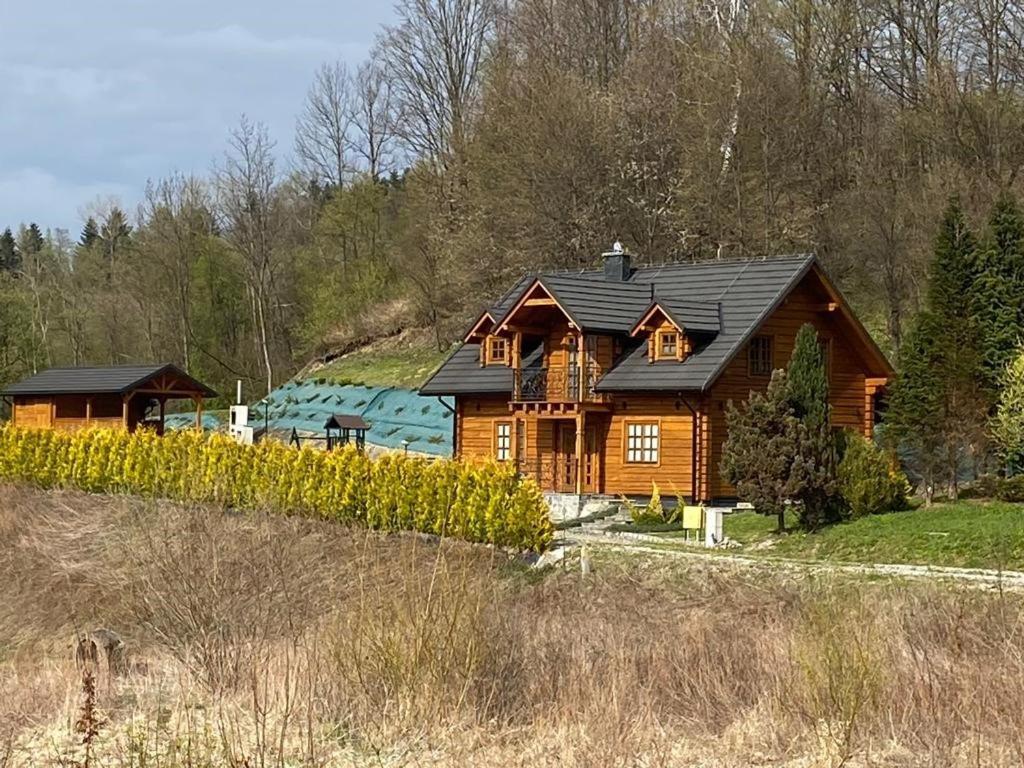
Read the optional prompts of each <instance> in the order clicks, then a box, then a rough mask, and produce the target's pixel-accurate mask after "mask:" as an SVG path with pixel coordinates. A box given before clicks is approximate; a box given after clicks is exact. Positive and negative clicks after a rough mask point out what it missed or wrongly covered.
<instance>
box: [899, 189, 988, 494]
mask: <svg viewBox="0 0 1024 768" xmlns="http://www.w3.org/2000/svg"><path fill="white" fill-rule="evenodd" d="M976 250H977V248H976V240H975V238H974V235H973V234H972V233H971V231H970V229H969V227H968V226H967V221H966V219H965V217H964V214H963V211H962V210H961V209H960V205H959V203H958V201H957V200H956V199H953V200H951V201H950V204H949V206H948V207H947V209H946V212H945V215H944V216H943V218H942V222H941V224H940V226H939V232H938V235H937V236H936V238H935V255H934V258H933V259H932V264H931V267H930V270H929V279H930V283H929V287H928V293H927V297H926V298H927V306H926V308H925V309H924V310H923V311H922V312H921V313H920V315H919V316H918V318H917V322H916V323H915V326H914V328H913V330H912V332H911V335H912V336H913V337H914V338H913V339H910V338H909V337H908V340H907V342H906V344H905V350H904V351H903V354H902V356H901V360H900V372H899V375H898V376H897V380H896V383H895V384H894V387H893V398H892V402H891V408H890V411H891V413H890V421H891V422H892V424H893V425H894V429H893V430H892V434H893V436H894V437H898V438H899V439H901V440H902V441H903V444H904V445H905V446H907V447H913V449H914V452H915V456H916V459H917V461H918V463H919V464H920V467H919V469H920V472H921V475H922V478H923V479H924V480H925V483H926V485H927V487H928V493H929V494H930V493H931V492H932V490H933V488H934V482H935V473H936V471H937V464H936V462H937V461H939V458H938V455H940V454H941V457H942V458H941V463H942V464H943V465H944V471H945V475H946V479H947V481H948V483H949V490H950V493H951V495H952V496H953V497H954V498H955V497H956V495H957V476H958V473H959V469H960V465H961V463H962V458H963V454H964V452H965V451H971V452H974V453H975V455H977V454H978V453H980V450H981V446H982V445H983V443H984V442H985V424H986V419H987V412H988V403H987V400H986V397H985V392H984V385H983V378H984V377H983V367H982V355H981V352H980V348H981V346H982V344H981V336H982V329H981V324H980V321H979V318H978V316H977V311H976V309H977V307H976V304H975V303H974V302H973V301H972V299H973V297H974V295H975V292H976V290H977V287H978V286H977V283H978V280H977V277H978V268H979V266H978V265H979V262H978V260H977V253H976ZM901 390H902V392H901Z"/></svg>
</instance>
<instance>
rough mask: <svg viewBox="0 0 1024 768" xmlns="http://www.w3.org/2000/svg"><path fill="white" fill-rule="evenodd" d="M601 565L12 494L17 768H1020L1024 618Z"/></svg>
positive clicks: (271, 521) (920, 598)
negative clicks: (80, 649)
mask: <svg viewBox="0 0 1024 768" xmlns="http://www.w3.org/2000/svg"><path fill="white" fill-rule="evenodd" d="M594 565H595V570H594V572H593V574H592V575H591V576H590V577H588V578H586V579H581V577H580V574H579V569H578V566H575V567H572V566H571V565H570V566H567V570H565V571H562V570H555V571H548V572H542V573H535V572H528V571H527V570H526V568H525V566H522V565H520V564H518V563H517V561H515V560H514V559H509V558H508V557H507V556H505V555H503V554H501V553H500V552H498V551H495V550H488V549H486V548H483V547H476V546H471V545H467V544H459V543H453V542H442V543H440V544H435V543H429V542H425V541H423V540H421V539H419V538H417V537H415V536H408V535H401V536H383V535H380V534H376V533H373V532H367V531H363V530H359V529H345V528H343V527H341V526H338V525H331V524H327V523H324V522H321V521H316V520H309V519H302V518H284V517H280V516H271V515H268V516H259V515H236V514H221V513H219V512H217V511H216V510H214V509H208V508H199V507H190V506H182V505H178V504H172V503H168V502H155V501H154V502H143V501H139V500H136V499H130V498H124V497H106V496H91V495H85V494H80V493H69V492H49V493H43V492H38V491H26V490H16V489H10V488H2V487H0V686H3V690H4V691H5V695H4V696H3V697H0V755H2V756H3V757H2V758H0V762H2V764H3V765H5V766H8V767H9V768H13V767H14V766H29V765H33V766H35V765H83V764H90V765H93V766H114V767H116V768H121V767H122V766H124V768H127V766H141V765H166V766H204V767H206V766H225V768H226V767H227V766H240V765H253V766H258V765H267V766H270V765H285V764H286V765H299V764H303V765H325V766H326V765H353V766H364V765H373V766H382V765H386V766H422V765H431V766H463V765H482V766H496V767H497V768H506V767H507V768H512V767H513V766H516V767H519V766H522V767H523V768H526V766H530V768H536V766H545V765H559V766H563V767H564V768H583V766H587V767H588V768H592V767H593V768H604V767H605V766H607V767H608V768H611V767H612V766H616V767H618V766H624V765H638V766H639V765H644V766H675V765H679V766H683V765H697V764H699V765H705V766H715V767H717V766H721V767H722V768H724V767H725V766H745V765H751V764H757V765H792V766H797V765H799V766H808V765H831V766H836V765H844V764H845V765H852V766H860V765H867V764H870V765H873V766H897V765H898V766H914V765H920V766H925V765H929V766H931V765H986V766H1010V765H1019V755H1020V748H1021V736H1020V734H1021V733H1024V710H1022V709H1021V707H1020V706H1019V704H1020V702H1021V701H1022V700H1024V635H1022V634H1021V633H1020V632H1019V631H1017V628H1018V627H1019V626H1020V625H1021V623H1022V622H1024V601H1022V600H1021V599H1020V598H1018V597H1015V596H1013V595H1008V594H1004V595H997V594H987V593H980V592H961V591H952V590H948V591H947V590H944V589H942V588H940V587H937V586H931V585H913V586H910V585H905V584H898V583H890V582H881V583H868V582H864V581H841V580H834V579H828V578H821V577H819V578H816V579H814V580H794V579H791V578H790V579H782V578H780V579H778V580H774V579H773V578H772V577H770V576H766V575H765V574H763V573H762V574H757V575H753V574H745V573H743V572H735V573H733V572H726V571H722V570H708V569H707V566H706V564H704V563H702V564H701V566H700V568H699V569H695V570H693V571H689V570H685V569H681V567H680V566H677V565H671V566H670V565H659V564H657V563H655V562H650V561H648V562H639V561H637V560H635V559H630V558H612V559H601V558H595V563H594ZM720 567H721V568H728V565H727V564H725V563H724V561H723V565H722V566H720ZM44 595H45V599H41V598H42V596H44ZM95 627H108V628H110V629H111V630H113V631H115V632H117V633H118V634H119V635H120V636H121V637H122V638H123V640H124V643H125V646H126V648H127V663H126V664H125V667H124V671H123V673H121V674H113V675H110V674H107V673H105V672H101V673H100V675H99V678H98V680H97V688H96V690H97V693H96V696H95V699H94V701H93V704H94V705H95V714H94V715H93V717H92V720H91V722H92V723H93V724H94V725H95V735H94V736H93V737H91V739H90V745H89V749H90V751H91V752H92V754H91V757H90V760H89V762H86V761H85V756H84V751H85V747H84V746H83V744H82V741H83V734H82V731H81V728H80V727H76V723H80V722H81V720H82V713H83V707H82V698H83V693H82V691H83V689H82V680H81V675H80V673H79V672H78V670H77V669H76V668H75V665H74V663H73V660H72V658H71V654H70V652H69V650H68V646H69V642H68V641H69V639H70V638H71V636H72V634H73V633H74V632H75V631H79V630H83V629H92V628H95Z"/></svg>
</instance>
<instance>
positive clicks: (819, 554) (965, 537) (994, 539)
mask: <svg viewBox="0 0 1024 768" xmlns="http://www.w3.org/2000/svg"><path fill="white" fill-rule="evenodd" d="M793 522H794V523H795V520H794V521H793ZM774 529H775V519H774V518H769V517H765V516H763V515H757V514H755V513H753V512H739V513H736V514H732V515H727V516H726V518H725V522H724V532H725V535H726V536H728V537H729V538H732V539H734V540H736V541H739V542H741V543H742V544H744V547H743V549H741V550H736V551H737V552H749V553H752V554H759V555H765V556H775V557H792V558H799V559H813V560H840V561H847V562H862V563H918V564H925V565H947V566H964V567H970V568H996V569H999V568H1003V569H1007V570H1024V505H1022V504H1006V503H1002V502H980V501H963V502H959V503H957V504H937V505H935V506H933V507H932V508H930V509H925V508H924V507H920V508H918V509H914V510H908V511H906V512H891V513H889V514H885V515H872V516H869V517H864V518H861V519H859V520H854V521H851V522H848V523H841V524H839V525H833V526H830V527H828V528H825V529H824V530H822V531H819V532H817V533H810V534H808V533H799V532H793V533H788V534H784V535H782V536H778V535H776V534H775V533H774ZM668 535H669V536H670V535H671V534H668ZM762 542H763V543H762ZM769 542H770V543H771V546H765V544H764V543H769Z"/></svg>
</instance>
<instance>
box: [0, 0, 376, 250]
mask: <svg viewBox="0 0 1024 768" xmlns="http://www.w3.org/2000/svg"><path fill="white" fill-rule="evenodd" d="M391 6H392V3H391V0H378V1H373V0H363V1H362V2H360V0H287V2H282V1H281V0H277V1H274V0H171V2H157V1H155V0H0V228H2V227H4V226H8V225H9V226H12V227H14V226H16V225H17V224H18V223H20V222H28V221H36V222H38V223H39V225H40V226H42V227H43V228H44V229H45V228H48V227H49V228H53V227H63V228H66V229H68V230H70V232H71V234H72V236H73V237H75V238H77V236H78V233H79V230H80V229H81V225H82V213H83V212H84V211H85V210H86V209H87V208H88V207H89V206H90V204H91V203H93V202H95V201H96V200H97V199H98V198H109V197H116V198H118V199H119V200H120V201H121V202H122V203H123V204H124V205H126V206H128V207H129V208H130V209H131V212H132V215H134V208H135V205H136V204H137V203H138V201H139V199H140V197H141V194H142V190H143V188H144V187H145V183H146V180H147V179H149V178H153V179H157V178H160V177H161V176H164V175H166V174H167V173H169V172H171V171H175V170H178V171H183V172H190V171H195V172H199V173H206V172H207V171H208V170H209V168H210V167H211V165H212V163H213V162H214V161H215V160H219V158H220V157H221V156H222V154H223V152H224V149H225V146H226V142H227V136H228V132H229V131H230V129H231V128H232V127H233V126H234V125H236V124H237V123H238V120H239V118H240V117H241V115H242V113H246V114H247V115H249V116H250V117H251V118H252V119H253V120H258V121H262V122H264V123H266V124H267V125H268V127H269V129H270V132H271V135H272V137H273V138H274V139H275V140H276V141H277V143H278V153H279V155H281V156H282V158H283V157H284V156H285V155H290V154H291V148H292V141H293V129H294V125H295V116H296V114H297V113H298V111H299V109H300V107H301V104H302V100H303V97H304V96H305V93H306V89H307V87H308V85H309V82H310V80H311V79H312V75H313V72H314V70H315V69H316V68H317V67H318V66H319V65H320V64H321V63H323V62H325V61H332V60H335V59H339V58H340V59H343V60H346V61H349V62H351V63H353V64H355V63H358V62H359V61H360V60H362V59H363V58H365V56H366V54H367V53H368V51H369V49H370V48H371V46H372V45H373V42H374V37H375V35H376V33H377V31H378V29H379V27H380V25H381V24H384V23H387V22H390V21H391V20H392V18H393V16H392V12H391Z"/></svg>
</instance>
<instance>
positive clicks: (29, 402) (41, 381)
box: [0, 365, 217, 435]
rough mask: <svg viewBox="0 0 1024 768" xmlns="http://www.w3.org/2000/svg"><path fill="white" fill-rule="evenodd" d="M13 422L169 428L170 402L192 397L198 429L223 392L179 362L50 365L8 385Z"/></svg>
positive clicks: (55, 426) (75, 426)
mask: <svg viewBox="0 0 1024 768" xmlns="http://www.w3.org/2000/svg"><path fill="white" fill-rule="evenodd" d="M0 394H2V395H3V396H4V397H5V398H7V399H8V400H9V402H10V404H11V421H12V423H13V424H14V425H15V426H17V427H23V428H27V429H59V430H67V431H71V430H77V429H84V428H87V427H109V428H116V429H127V430H128V431H130V432H133V431H135V430H136V429H138V428H139V427H140V426H146V427H150V428H153V429H155V430H156V431H157V432H158V433H159V434H161V435H162V434H163V432H164V415H165V412H166V406H167V402H168V401H169V400H191V401H192V403H193V406H194V408H195V414H196V427H197V428H200V427H201V426H202V417H203V401H204V399H206V398H210V397H216V396H217V393H216V392H214V391H213V390H212V389H210V388H209V387H208V386H206V385H205V384H202V383H201V382H199V381H196V380H195V379H193V378H192V377H191V376H189V375H188V374H187V373H185V372H184V371H182V370H181V369H180V368H178V367H177V366H174V365H118V366H110V367H98V368H50V369H48V370H45V371H42V372H41V373H38V374H36V375H35V376H30V377H29V378H27V379H24V380H23V381H20V382H18V383H17V384H12V385H11V386H9V387H7V389H5V390H4V391H3V392H2V393H0Z"/></svg>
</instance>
